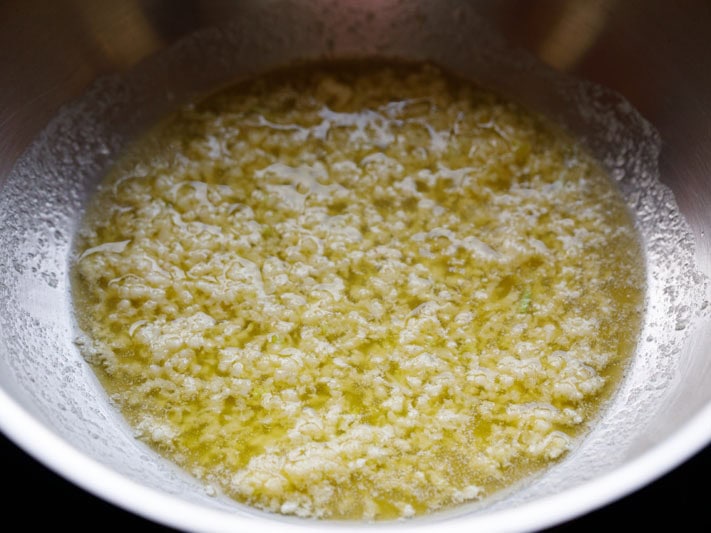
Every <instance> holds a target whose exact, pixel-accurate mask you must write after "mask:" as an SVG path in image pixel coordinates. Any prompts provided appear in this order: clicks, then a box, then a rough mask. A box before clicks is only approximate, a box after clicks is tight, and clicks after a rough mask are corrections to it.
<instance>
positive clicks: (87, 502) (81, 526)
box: [0, 434, 711, 533]
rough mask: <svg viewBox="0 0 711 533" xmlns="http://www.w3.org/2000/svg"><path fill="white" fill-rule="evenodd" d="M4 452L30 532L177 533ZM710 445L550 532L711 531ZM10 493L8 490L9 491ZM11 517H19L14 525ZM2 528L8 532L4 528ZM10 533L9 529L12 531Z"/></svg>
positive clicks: (16, 512) (11, 498)
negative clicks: (650, 480)
mask: <svg viewBox="0 0 711 533" xmlns="http://www.w3.org/2000/svg"><path fill="white" fill-rule="evenodd" d="M0 453H1V454H2V455H1V456H0V457H2V462H1V463H0V464H1V465H2V469H3V470H2V472H3V474H4V475H3V477H4V483H3V487H4V488H5V490H4V491H3V492H4V493H5V496H4V497H3V499H2V506H1V507H0V508H1V509H2V510H3V514H4V516H3V520H4V521H5V523H6V524H7V523H9V522H11V521H12V522H14V523H15V524H22V526H23V527H22V529H23V530H27V531H33V530H39V531H43V530H47V524H48V523H49V524H51V529H52V530H55V531H62V530H69V531H100V530H104V529H113V530H119V531H132V532H143V531H147V532H163V533H166V532H173V531H176V530H173V529H170V528H167V527H164V526H160V525H158V524H155V523H152V522H149V521H147V520H145V519H143V518H139V517H137V516H135V515H133V514H131V513H129V512H126V511H124V510H122V509H119V508H118V507H115V506H113V505H111V504H109V503H106V502H104V501H103V500H100V499H98V498H96V497H94V496H92V495H91V494H89V493H87V492H85V491H84V490H82V489H79V488H78V487H76V486H75V485H73V484H71V483H69V482H67V481H65V480H64V479H63V478H61V477H59V476H57V475H56V474H54V473H52V472H51V471H50V470H48V469H47V468H45V467H44V466H42V465H41V464H40V463H38V462H37V461H35V460H34V459H32V458H31V457H30V456H29V455H27V454H26V453H25V452H23V451H22V450H21V449H20V448H18V447H16V446H15V445H14V444H13V443H12V442H11V441H9V440H8V439H6V438H5V437H4V436H2V434H0ZM709 476H711V445H709V446H707V447H706V448H705V449H704V450H702V451H701V452H700V453H698V454H697V455H696V456H694V457H692V458H691V459H690V460H689V461H687V462H685V463H684V464H682V465H681V466H680V467H678V468H677V469H675V470H673V471H672V472H671V473H669V474H667V475H665V476H663V477H662V478H660V479H659V480H657V481H655V482H653V483H652V484H650V485H648V486H646V487H644V488H642V489H641V490H639V491H637V492H635V493H633V494H631V495H629V496H627V497H625V498H623V499H621V500H619V501H616V502H615V503H612V504H610V505H608V506H606V507H604V508H602V509H599V510H596V511H593V512H592V513H589V514H587V515H585V516H582V517H580V518H578V519H575V520H572V521H570V522H567V523H564V524H561V525H559V526H556V527H554V528H550V529H547V530H545V531H546V533H563V532H566V533H567V532H571V531H576V532H577V531H588V530H595V531H604V529H603V528H609V527H612V528H615V529H616V530H617V529H619V528H620V527H621V524H620V521H621V520H624V522H625V526H627V525H628V524H629V526H632V529H633V530H634V531H640V530H643V529H644V528H652V527H654V526H656V527H654V529H655V530H658V529H659V528H662V529H668V528H671V527H674V530H675V531H679V532H696V531H701V532H708V531H711V502H710V501H709V497H710V496H711V490H709V486H708V483H709ZM8 489H9V490H8ZM12 519H17V520H18V521H14V520H12ZM3 529H4V528H3ZM8 531H9V530H8Z"/></svg>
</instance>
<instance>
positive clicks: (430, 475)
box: [73, 63, 645, 519]
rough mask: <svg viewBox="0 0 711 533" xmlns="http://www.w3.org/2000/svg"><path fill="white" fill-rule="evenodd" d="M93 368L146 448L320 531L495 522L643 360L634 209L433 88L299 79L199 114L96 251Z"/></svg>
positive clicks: (472, 90)
mask: <svg viewBox="0 0 711 533" xmlns="http://www.w3.org/2000/svg"><path fill="white" fill-rule="evenodd" d="M73 268H74V279H73V284H74V285H73V289H74V296H75V298H74V301H75V309H76V315H77V317H78V324H79V325H80V327H81V329H82V332H83V336H82V338H81V340H80V348H81V350H82V352H83V354H84V355H85V356H86V358H87V359H88V360H89V361H90V362H91V363H92V365H93V366H94V368H95V369H96V371H97V374H98V375H99V377H100V379H101V381H102V383H103V384H104V386H105V388H106V389H107V391H108V393H109V394H110V397H111V399H112V400H113V401H114V402H115V404H116V405H117V406H118V408H120V410H121V411H122V413H123V414H124V416H125V417H126V419H127V420H128V422H129V423H130V425H131V426H132V427H133V428H134V430H135V434H136V437H137V438H139V439H142V440H143V441H145V442H146V443H148V444H150V445H151V446H152V447H154V448H155V449H156V450H158V451H159V452H160V453H161V454H163V455H164V456H165V457H167V458H169V459H171V460H173V461H174V462H176V463H177V464H179V465H180V466H181V467H183V468H185V469H186V470H187V471H189V472H191V473H192V474H193V475H195V476H196V477H198V478H200V479H202V480H204V482H205V483H206V484H208V485H209V486H210V487H211V488H213V489H214V490H215V491H217V492H221V493H225V494H227V495H229V496H231V497H233V498H234V499H236V500H237V501H239V502H243V503H246V504H249V505H253V506H256V507H258V508H262V509H266V510H270V511H274V512H280V513H284V514H294V515H298V516H303V517H319V518H337V519H392V518H397V517H412V516H415V515H421V514H424V513H430V512H433V511H436V510H438V509H444V508H449V507H451V506H453V505H457V504H462V503H464V502H467V501H475V500H482V499H485V498H487V496H489V495H491V494H493V493H495V492H496V491H498V490H501V489H503V488H505V487H509V486H511V485H512V484H513V483H515V482H517V481H518V480H521V479H522V478H524V477H525V476H528V475H531V474H532V473H534V472H537V471H540V470H541V469H542V468H545V467H546V466H547V465H550V464H551V463H552V462H554V461H556V460H559V459H560V458H562V457H564V456H565V454H566V452H568V451H569V450H570V449H571V447H572V446H574V445H575V442H576V439H578V438H580V436H581V435H582V434H583V433H584V431H585V430H586V428H587V427H588V426H589V424H590V423H591V422H594V420H595V416H596V413H597V412H598V410H599V408H600V405H601V403H602V402H604V400H605V398H606V397H609V395H610V393H611V391H612V390H614V388H615V386H616V384H617V383H619V380H620V378H621V375H622V373H623V370H624V366H625V363H626V361H628V360H629V358H630V357H631V356H632V354H633V352H634V348H635V344H636V341H637V336H638V334H639V327H640V321H641V315H642V311H643V301H644V276H645V272H644V262H643V253H642V249H641V246H640V243H639V240H638V236H637V233H636V231H635V228H634V224H633V220H632V218H631V216H630V214H629V213H628V210H627V209H626V207H625V204H624V202H623V201H622V199H621V197H620V194H619V193H618V191H617V189H616V187H615V185H614V184H613V183H612V182H611V180H610V179H609V177H608V176H607V175H606V174H605V172H603V170H602V169H601V168H600V166H599V165H598V164H596V163H595V161H594V160H593V159H592V158H591V157H590V156H589V155H587V154H586V152H585V151H584V150H583V149H582V148H581V147H580V146H579V145H577V144H576V143H575V142H574V141H573V140H571V139H570V138H569V137H567V136H565V135H564V134H562V133H561V132H560V131H559V130H558V129H557V128H555V127H553V126H552V125H550V124H548V123H547V122H546V121H544V120H543V119H541V118H540V117H538V116H536V115H534V114H532V113H530V112H528V111H526V110H525V109H523V108H521V107H520V106H518V105H516V104H514V103H512V102H509V101H506V100H504V99H502V98H501V97H499V96H497V95H495V94H492V93H490V92H486V91H484V90H481V89H480V88H477V87H475V86H472V85H471V84H469V83H468V82H465V81H463V80H460V79H458V78H455V77H453V76H451V75H448V74H446V73H444V72H442V71H441V70H439V69H438V68H436V67H434V66H431V65H420V64H387V63H380V64H375V63H373V64H371V63H367V64H366V63H348V64H320V65H304V66H301V67H292V68H289V69H287V70H282V71H278V72H274V73H271V74H269V75H265V76H262V77H259V78H256V79H252V80H248V81H244V82H242V83H240V84H239V85H236V86H234V87H231V88H229V89H226V90H223V91H221V92H219V93H216V94H214V95H212V96H210V97H208V98H206V99H205V100H203V101H201V102H199V103H196V104H193V105H190V106H187V107H184V108H182V109H181V110H179V111H178V112H177V113H176V114H174V115H173V116H171V117H170V118H169V119H167V120H166V121H164V122H163V123H162V124H161V125H160V126H159V127H157V128H156V129H155V130H154V131H152V132H150V134H148V135H147V136H146V137H145V138H143V139H142V140H141V141H140V142H137V143H136V145H135V146H134V147H132V149H131V150H129V151H128V153H127V154H126V155H125V157H124V158H123V159H122V160H121V161H120V162H119V163H118V164H117V165H116V166H115V167H114V168H113V170H112V171H111V173H110V174H109V175H108V176H106V179H105V180H104V182H103V183H102V185H101V186H100V188H99V190H98V192H97V194H96V195H95V197H94V199H93V201H92V205H91V206H90V208H89V210H88V212H87V215H86V218H85V221H84V225H83V227H82V229H81V231H80V234H79V236H78V238H77V249H76V260H75V263H74V267H73Z"/></svg>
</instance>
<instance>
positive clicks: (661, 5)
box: [0, 0, 711, 531]
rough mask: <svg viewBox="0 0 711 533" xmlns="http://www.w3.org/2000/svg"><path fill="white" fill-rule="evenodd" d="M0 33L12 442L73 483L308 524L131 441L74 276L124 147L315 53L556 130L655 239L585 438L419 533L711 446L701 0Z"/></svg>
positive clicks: (262, 17) (61, 14)
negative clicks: (619, 374)
mask: <svg viewBox="0 0 711 533" xmlns="http://www.w3.org/2000/svg"><path fill="white" fill-rule="evenodd" d="M0 30H1V31H0V57H1V58H2V61H0V68H1V69H2V77H0V429H1V430H2V431H3V432H4V433H5V434H6V435H7V436H8V437H9V438H10V439H12V440H13V441H14V442H16V443H17V444H18V445H20V446H21V447H22V448H23V449H24V450H26V451H27V452H28V453H30V454H31V455H33V456H34V457H36V458H38V459H39V460H40V461H41V462H43V463H44V464H46V465H48V466H49V467H50V468H52V469H53V470H55V471H57V472H58V473H60V474H61V475H63V476H64V477H66V478H67V479H69V480H71V481H73V482H75V483H77V484H78V485H79V486H81V487H84V488H86V489H88V490H89V491H90V492H92V493H94V494H97V495H99V496H100V497H102V498H105V499H107V500H108V501H111V502H113V503H115V504H117V505H119V506H121V507H123V508H125V509H127V510H129V511H131V512H134V513H136V514H139V515H142V516H145V517H149V518H152V519H153V520H155V521H158V522H160V523H164V524H168V525H171V526H173V527H177V528H180V529H185V530H195V531H202V530H205V531H230V530H238V529H240V528H244V527H259V528H260V529H261V530H269V531H282V530H285V529H288V528H297V529H298V528H300V527H303V526H304V523H303V522H299V521H298V520H291V519H285V518H283V517H275V516H270V515H266V514H264V513H259V512H256V511H254V510H251V509H247V508H244V507H240V506H236V505H234V504H233V503H232V502H228V501H223V500H221V499H219V498H214V497H210V496H209V495H207V494H206V493H205V491H204V490H203V489H202V488H201V487H200V485H199V484H197V483H196V482H195V481H194V480H192V479H191V478H189V477H188V476H186V475H184V474H183V473H182V472H179V471H177V470H176V469H174V468H173V467H172V466H171V465H169V464H167V463H165V462H163V461H162V460H160V459H159V458H158V457H156V456H155V455H154V454H153V453H152V452H150V451H149V450H148V449H146V448H145V447H143V446H142V445H140V444H139V443H137V442H136V441H135V440H134V439H133V438H132V436H131V433H130V430H129V429H128V428H127V427H126V426H125V425H124V423H123V422H122V420H121V418H120V417H119V416H118V415H117V414H116V413H115V411H114V410H113V408H112V407H111V406H110V405H109V403H108V401H107V399H106V397H105V395H104V394H103V391H102V390H101V388H100V386H99V385H98V383H97V381H96V379H95V378H94V376H93V374H92V372H91V370H90V369H89V368H88V367H87V365H86V364H85V362H84V361H83V360H82V359H81V357H79V355H78V352H77V350H76V347H75V346H74V344H73V342H72V341H73V339H72V327H73V322H72V316H71V301H70V299H69V293H68V277H67V268H68V258H69V253H70V249H71V242H72V238H73V233H74V231H75V230H76V227H77V224H78V221H79V220H80V218H81V214H82V211H83V209H84V206H85V205H86V201H87V199H88V197H89V195H90V194H91V192H92V190H93V188H94V187H95V186H96V183H97V180H98V179H99V178H100V177H101V175H102V173H103V172H104V171H105V170H106V168H107V167H108V165H110V163H111V161H112V160H113V159H114V158H115V157H116V155H117V154H118V153H120V151H121V148H122V147H123V146H125V144H126V143H127V142H129V141H130V139H131V138H133V137H134V136H135V135H137V134H138V133H140V132H141V131H142V130H143V129H144V128H145V127H146V126H147V125H149V124H150V123H152V122H153V121H154V120H156V119H157V118H159V117H160V116H161V115H163V114H164V113H165V112H167V111H169V110H170V109H172V108H174V107H175V106H176V105H178V104H179V103H181V102H185V101H187V100H189V99H191V98H194V97H195V96H197V95H199V94H200V93H202V92H204V91H207V90H210V89H214V88H216V87H218V86H221V85H223V84H225V83H228V82H229V81H232V80H235V79H237V78H240V77H244V76H247V75H250V74H253V73H256V72H259V71H261V70H264V69H267V68H269V67H272V66H276V65H279V64H282V63H284V62H288V61H291V60H296V59H304V58H317V57H322V56H324V55H326V56H329V57H340V56H354V55H355V56H368V55H388V56H397V57H405V58H413V59H432V60H435V61H437V62H440V63H443V64H444V65H445V66H448V67H450V68H452V69H454V70H456V71H458V72H460V73H462V74H463V75H466V76H469V77H471V78H472V79H474V80H475V81H477V82H479V83H481V84H483V85H486V86H489V87H492V88H494V89H497V90H499V91H502V92H504V93H506V94H507V95H509V96H510V97H513V98H516V99H518V100H520V101H522V102H523V103H525V104H527V105H529V106H531V107H533V108H535V109H537V110H539V111H541V112H543V113H546V114H548V115H550V116H552V117H553V118H555V119H556V120H559V121H561V122H562V123H563V124H564V125H565V126H566V127H567V128H568V129H569V130H570V131H571V132H573V133H574V134H575V135H576V136H578V137H580V138H581V139H582V140H583V141H584V142H586V143H587V144H588V146H589V147H590V149H591V150H593V152H594V153H595V154H596V155H597V156H598V157H599V158H600V159H601V160H602V161H603V162H604V164H605V165H606V166H607V167H608V169H609V170H610V172H611V174H612V175H613V177H614V178H615V179H616V180H618V183H619V185H620V188H621V190H622V191H623V193H624V194H625V196H626V198H627V200H628V203H629V205H630V206H631V208H632V209H634V210H635V212H636V214H637V217H638V221H639V227H640V231H641V233H642V234H643V236H644V239H645V245H646V250H647V266H648V271H649V279H648V283H649V296H648V313H647V318H646V322H645V329H644V332H643V335H642V338H641V339H640V344H639V349H638V351H637V354H636V357H635V360H634V362H633V364H632V365H631V367H630V369H629V371H628V373H627V375H626V377H625V380H624V382H623V384H622V387H621V389H620V390H619V391H618V393H617V394H616V395H615V396H614V398H613V400H612V402H610V404H609V405H608V406H606V409H605V410H604V413H603V414H602V416H601V417H600V419H599V420H597V422H596V425H595V428H594V429H593V431H591V432H590V434H588V435H587V436H586V438H585V439H584V440H583V441H582V442H581V443H580V445H579V447H578V448H577V449H576V450H575V452H573V453H571V454H570V456H569V457H567V458H566V459H565V460H564V461H563V462H561V463H560V464H558V465H556V466H555V467H554V468H552V469H551V470H550V471H548V472H546V473H545V474H543V475H542V476H539V477H537V478H536V479H534V480H532V481H531V482H530V483H527V484H525V485H524V486H522V487H518V488H517V489H516V490H515V491H512V492H511V493H510V494H504V495H502V497H501V498H497V499H496V500H495V501H492V502H487V504H486V505H484V506H480V507H463V508H459V509H455V510H452V511H450V512H447V513H444V514H440V515H437V516H432V517H427V518H423V519H418V520H416V521H413V522H412V524H413V525H415V524H417V525H419V526H420V527H422V528H424V529H429V528H431V529H434V528H437V527H441V524H442V521H444V520H446V521H447V526H448V527H451V528H453V529H455V530H462V531H464V530H467V531H469V530H472V529H474V528H479V530H492V531H494V530H496V531H517V530H534V529H540V528H541V527H544V526H547V525H552V524H555V523H559V522H561V521H563V520H566V519H568V518H571V517H574V516H578V515H580V514H582V513H585V512H587V511H589V510H591V509H594V508H596V507H599V506H601V505H603V504H605V503H608V502H610V501H612V500H614V499H616V498H619V497H621V496H623V495H625V494H627V493H629V492H631V491H634V490H636V489H638V488H639V487H641V486H643V485H645V484H646V483H648V482H650V481H651V480H653V479H655V478H658V477H659V476H661V475H662V474H664V473H666V472H667V471H669V470H670V469H672V468H674V467H675V466H677V465H678V464H680V463H681V462H682V461H684V460H685V459H687V458H688V457H690V456H691V455H692V454H694V453H695V452H697V451H698V450H700V449H701V448H703V447H704V446H706V445H707V444H708V443H709V442H711V348H710V346H711V310H710V307H711V306H709V305H708V300H709V299H710V289H709V278H708V276H709V275H710V274H711V148H710V147H711V143H710V142H709V141H710V140H711V55H709V54H707V53H706V50H708V47H709V43H710V42H711V41H710V39H711V38H710V37H709V35H711V33H710V31H711V9H710V8H709V7H708V4H707V3H706V2H704V1H703V0H699V1H696V2H694V1H689V2H685V3H683V5H682V4H679V5H677V3H672V2H663V1H661V0H659V1H657V0H654V1H642V0H639V1H637V0H626V1H624V2H623V1H619V2H616V1H614V0H599V1H595V0H590V1H584V0H582V1H536V2H517V1H498V2H493V1H478V2H477V1H471V2H466V1H454V0H447V1H442V2H437V3H435V2H426V1H422V2H420V1H410V2H403V1H395V0H381V1H375V0H361V1H357V2H356V1H355V0H351V1H346V0H342V1H327V0H312V1H297V0H292V1H286V0H283V1H281V0H272V1H267V2H256V1H208V0H194V1H183V2H175V1H170V0H152V1H151V0H145V1H141V0H127V1H124V2H113V1H110V0H98V1H89V0H87V1H82V0H62V1H56V2H43V1H41V0H25V1H15V0H7V1H5V2H3V3H2V4H0ZM310 525H312V526H313V524H310ZM330 525H332V524H320V525H319V527H329V526H330ZM392 527H395V526H393V524H377V525H370V526H369V528H371V529H388V528H392ZM399 527H403V525H402V524H401V525H400V526H399ZM404 527H407V525H405V526H404ZM345 528H346V526H343V525H341V529H345Z"/></svg>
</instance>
